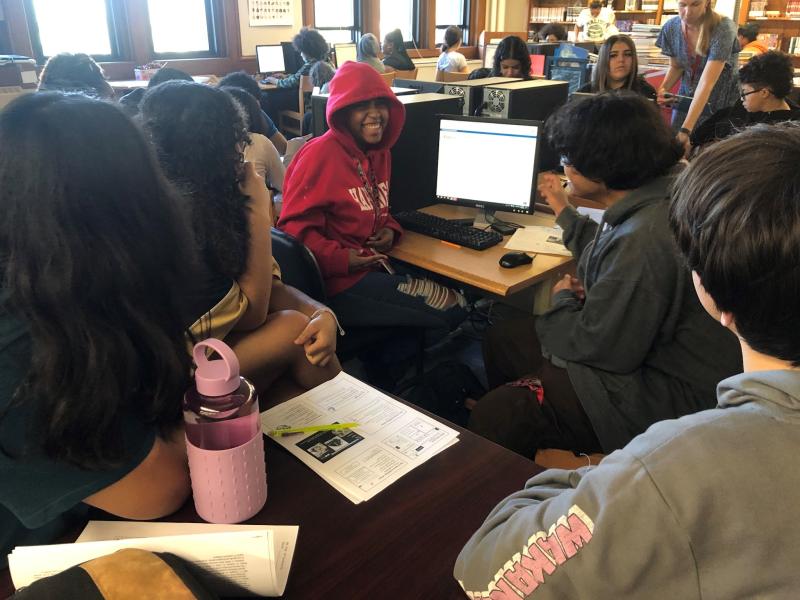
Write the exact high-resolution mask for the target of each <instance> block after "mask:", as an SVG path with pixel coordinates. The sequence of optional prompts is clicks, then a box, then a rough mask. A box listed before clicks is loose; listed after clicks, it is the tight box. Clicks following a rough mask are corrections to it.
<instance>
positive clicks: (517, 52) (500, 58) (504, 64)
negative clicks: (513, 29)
mask: <svg viewBox="0 0 800 600" xmlns="http://www.w3.org/2000/svg"><path fill="white" fill-rule="evenodd" d="M491 77H521V78H522V79H530V78H531V55H530V53H529V52H528V44H526V43H525V42H523V41H522V40H521V39H519V38H518V37H517V36H515V35H509V36H506V37H504V38H503V39H502V40H501V41H500V43H499V44H497V49H496V50H495V52H494V64H493V65H492V74H491Z"/></svg>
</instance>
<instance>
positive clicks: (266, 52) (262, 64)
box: [256, 44, 286, 73]
mask: <svg viewBox="0 0 800 600" xmlns="http://www.w3.org/2000/svg"><path fill="white" fill-rule="evenodd" d="M256 58H257V59H258V72H259V73H283V72H284V71H285V70H286V66H285V65H284V63H283V48H281V46H280V44H275V45H274V46H256Z"/></svg>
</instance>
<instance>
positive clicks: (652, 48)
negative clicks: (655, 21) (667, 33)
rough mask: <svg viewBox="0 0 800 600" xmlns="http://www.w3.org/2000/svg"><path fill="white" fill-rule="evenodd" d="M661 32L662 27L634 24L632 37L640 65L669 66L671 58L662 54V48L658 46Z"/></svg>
mask: <svg viewBox="0 0 800 600" xmlns="http://www.w3.org/2000/svg"><path fill="white" fill-rule="evenodd" d="M660 31H661V26H660V25H647V24H644V23H634V24H633V26H632V27H631V32H630V36H631V39H632V40H633V44H634V46H636V56H637V58H638V60H639V64H640V65H650V66H658V67H661V66H668V65H669V58H668V57H666V56H663V55H662V54H661V48H659V47H658V46H656V39H657V38H658V34H659V32H660Z"/></svg>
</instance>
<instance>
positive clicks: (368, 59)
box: [358, 33, 386, 73]
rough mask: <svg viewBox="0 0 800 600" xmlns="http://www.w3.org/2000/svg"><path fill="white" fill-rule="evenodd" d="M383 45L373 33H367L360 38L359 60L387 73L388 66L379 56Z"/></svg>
mask: <svg viewBox="0 0 800 600" xmlns="http://www.w3.org/2000/svg"><path fill="white" fill-rule="evenodd" d="M380 50H381V47H380V44H378V38H376V37H375V34H373V33H365V34H364V35H362V36H361V39H360V40H358V62H360V63H366V64H368V65H369V66H370V67H372V68H373V69H375V70H376V71H377V72H378V73H385V72H386V67H385V66H384V65H383V63H382V62H381V61H380V59H379V58H378V52H380Z"/></svg>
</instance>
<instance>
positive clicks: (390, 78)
mask: <svg viewBox="0 0 800 600" xmlns="http://www.w3.org/2000/svg"><path fill="white" fill-rule="evenodd" d="M380 76H381V77H383V80H384V81H385V82H386V85H388V86H389V87H392V84H393V83H394V78H395V77H396V76H397V74H396V73H395V72H394V71H389V72H387V73H381V74H380Z"/></svg>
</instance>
